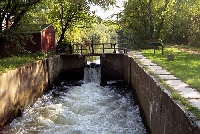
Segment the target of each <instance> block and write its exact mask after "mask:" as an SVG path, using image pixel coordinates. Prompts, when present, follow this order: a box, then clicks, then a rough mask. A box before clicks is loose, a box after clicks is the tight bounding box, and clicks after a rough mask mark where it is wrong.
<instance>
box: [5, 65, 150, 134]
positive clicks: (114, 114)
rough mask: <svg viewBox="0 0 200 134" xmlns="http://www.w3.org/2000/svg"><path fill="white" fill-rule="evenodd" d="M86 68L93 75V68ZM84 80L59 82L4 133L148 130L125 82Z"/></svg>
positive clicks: (127, 133)
mask: <svg viewBox="0 0 200 134" xmlns="http://www.w3.org/2000/svg"><path fill="white" fill-rule="evenodd" d="M85 71H90V73H92V75H96V74H94V70H92V71H91V70H90V69H89V70H85ZM88 73H89V72H88ZM96 73H98V71H97V72H96ZM93 78H96V77H93ZM85 80H86V81H87V82H85V81H78V82H61V83H60V85H59V86H57V87H54V88H53V89H52V90H51V91H50V92H49V93H47V94H45V95H43V97H42V98H40V99H39V100H38V101H37V102H36V103H35V104H34V105H33V106H32V107H30V108H28V109H27V110H26V111H25V112H24V114H23V116H22V117H19V118H17V119H15V120H14V121H13V122H12V123H11V124H10V125H9V126H7V127H6V128H5V129H4V132H3V133H5V134H46V133H48V134H146V133H147V132H146V130H145V128H144V125H143V123H142V120H141V117H140V115H139V109H138V106H137V105H135V104H134V101H133V96H132V93H131V91H129V90H127V88H126V87H125V86H120V87H119V86H115V85H113V84H111V85H108V86H100V84H99V82H98V80H97V81H96V80H95V81H94V82H91V79H89V78H85Z"/></svg>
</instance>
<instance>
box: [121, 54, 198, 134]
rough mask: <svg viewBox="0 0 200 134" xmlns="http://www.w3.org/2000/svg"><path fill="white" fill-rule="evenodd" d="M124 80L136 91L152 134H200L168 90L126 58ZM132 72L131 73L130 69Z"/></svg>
mask: <svg viewBox="0 0 200 134" xmlns="http://www.w3.org/2000/svg"><path fill="white" fill-rule="evenodd" d="M124 63H125V64H128V65H124V66H125V67H127V69H125V70H124V79H125V81H126V82H127V83H129V84H130V86H131V87H132V89H133V92H134V94H135V96H136V99H137V101H138V103H139V105H140V109H141V111H142V112H143V116H144V118H145V120H146V124H147V126H148V128H149V131H150V132H151V133H152V134H199V133H200V128H199V126H198V125H196V124H195V122H192V121H191V120H190V119H189V117H188V116H187V115H188V113H187V112H186V111H185V110H184V108H183V107H181V106H180V105H179V104H177V103H176V102H175V101H174V100H173V99H172V98H171V94H170V92H169V91H168V90H166V89H165V88H163V87H162V85H159V84H158V82H157V80H156V79H155V78H154V77H153V76H151V75H150V74H148V73H147V72H146V71H145V69H144V68H143V67H142V66H140V65H139V64H138V63H137V61H136V60H135V59H133V58H131V57H128V56H127V55H126V56H125V57H124ZM129 69H130V70H129Z"/></svg>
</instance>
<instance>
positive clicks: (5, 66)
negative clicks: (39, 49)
mask: <svg viewBox="0 0 200 134" xmlns="http://www.w3.org/2000/svg"><path fill="white" fill-rule="evenodd" d="M48 56H49V55H47V54H26V55H19V56H12V57H8V58H4V59H0V74H1V73H4V72H6V71H8V70H12V69H16V68H19V67H22V66H24V65H26V64H29V63H31V62H33V61H36V60H39V59H44V58H46V57H48Z"/></svg>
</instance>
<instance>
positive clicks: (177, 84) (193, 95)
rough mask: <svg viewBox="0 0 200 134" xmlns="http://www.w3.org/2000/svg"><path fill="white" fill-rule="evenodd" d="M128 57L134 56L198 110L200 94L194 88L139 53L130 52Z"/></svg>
mask: <svg viewBox="0 0 200 134" xmlns="http://www.w3.org/2000/svg"><path fill="white" fill-rule="evenodd" d="M129 55H131V56H134V58H136V59H138V60H139V61H140V62H142V64H143V65H145V66H146V67H147V68H148V69H149V70H150V71H151V72H153V73H155V74H156V75H158V76H159V77H160V78H161V79H163V80H164V81H165V82H166V84H168V85H169V86H170V87H172V88H173V89H174V90H175V91H177V92H179V94H180V95H181V96H182V97H184V98H186V99H187V100H188V101H189V102H190V103H191V105H192V106H194V107H197V108H198V109H199V110H200V92H199V91H197V90H196V89H194V88H191V87H190V85H188V84H186V83H185V82H183V81H181V80H180V79H178V78H177V77H175V76H174V75H172V74H170V72H169V71H167V70H165V69H163V68H162V67H160V66H158V65H157V64H155V63H153V62H152V61H151V60H149V59H147V58H146V57H144V56H143V55H142V53H141V52H138V51H131V52H129Z"/></svg>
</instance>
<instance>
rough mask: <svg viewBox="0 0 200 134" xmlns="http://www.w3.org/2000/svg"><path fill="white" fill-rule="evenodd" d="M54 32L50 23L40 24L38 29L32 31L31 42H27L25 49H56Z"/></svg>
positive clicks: (34, 50) (33, 50)
mask: <svg viewBox="0 0 200 134" xmlns="http://www.w3.org/2000/svg"><path fill="white" fill-rule="evenodd" d="M55 32H56V30H55V29H54V27H53V26H52V25H42V26H40V29H38V30H36V31H35V32H32V36H33V37H32V42H29V43H27V44H26V47H25V49H26V50H28V51H30V52H33V53H34V52H38V51H42V52H50V51H56V40H55Z"/></svg>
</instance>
